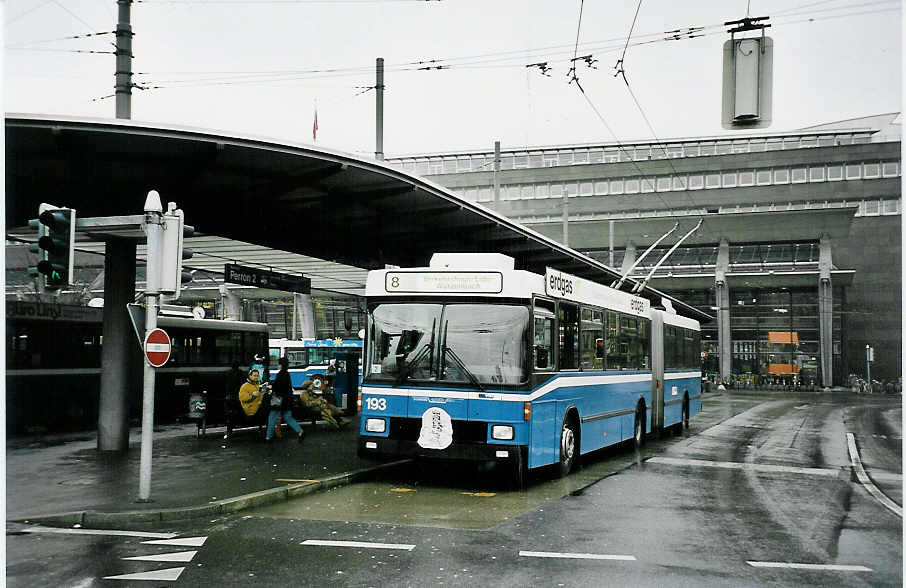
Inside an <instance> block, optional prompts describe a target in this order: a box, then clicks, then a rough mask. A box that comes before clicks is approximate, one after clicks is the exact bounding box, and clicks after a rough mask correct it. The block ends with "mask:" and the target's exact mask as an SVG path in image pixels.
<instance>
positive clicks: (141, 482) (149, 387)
mask: <svg viewBox="0 0 906 588" xmlns="http://www.w3.org/2000/svg"><path fill="white" fill-rule="evenodd" d="M162 216H163V207H162V206H161V203H160V195H158V193H157V192H156V191H155V190H151V191H150V192H148V198H147V199H146V200H145V233H146V234H147V235H148V251H147V255H146V262H145V263H146V266H145V267H146V275H147V277H146V282H145V284H146V285H145V337H147V336H148V333H150V332H151V331H153V330H154V329H156V328H157V310H158V301H157V298H158V295H159V294H160V253H161V241H162V237H163V226H162V224H161V217H162ZM144 370H145V371H144V381H143V388H142V450H141V460H140V462H139V470H138V500H139V502H149V501H150V500H151V445H152V443H153V436H154V377H155V372H154V368H153V367H151V364H149V363H148V360H147V358H145V362H144Z"/></svg>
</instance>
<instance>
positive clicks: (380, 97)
mask: <svg viewBox="0 0 906 588" xmlns="http://www.w3.org/2000/svg"><path fill="white" fill-rule="evenodd" d="M374 95H375V117H376V120H375V147H374V158H375V159H377V160H378V161H383V159H384V58H383V57H378V58H377V79H376V82H375V84H374Z"/></svg>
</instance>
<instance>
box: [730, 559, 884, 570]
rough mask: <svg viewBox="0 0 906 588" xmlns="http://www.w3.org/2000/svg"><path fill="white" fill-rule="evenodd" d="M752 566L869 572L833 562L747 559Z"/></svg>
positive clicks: (864, 568) (860, 567) (861, 568)
mask: <svg viewBox="0 0 906 588" xmlns="http://www.w3.org/2000/svg"><path fill="white" fill-rule="evenodd" d="M746 563H747V564H749V565H750V566H752V567H754V568H789V569H796V570H828V571H832V572H871V571H873V570H872V569H871V568H866V567H865V566H844V565H835V564H807V563H787V562H782V561H747V562H746Z"/></svg>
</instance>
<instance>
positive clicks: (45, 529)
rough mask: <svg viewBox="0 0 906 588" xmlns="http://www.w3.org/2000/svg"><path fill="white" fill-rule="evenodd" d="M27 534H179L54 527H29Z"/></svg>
mask: <svg viewBox="0 0 906 588" xmlns="http://www.w3.org/2000/svg"><path fill="white" fill-rule="evenodd" d="M24 532H25V533H61V534H63V535H111V536H115V537H154V538H159V539H169V538H170V537H176V536H177V535H178V533H151V532H148V531H114V530H109V529H68V528H66V529H63V528H54V527H29V528H27V529H25V531H24Z"/></svg>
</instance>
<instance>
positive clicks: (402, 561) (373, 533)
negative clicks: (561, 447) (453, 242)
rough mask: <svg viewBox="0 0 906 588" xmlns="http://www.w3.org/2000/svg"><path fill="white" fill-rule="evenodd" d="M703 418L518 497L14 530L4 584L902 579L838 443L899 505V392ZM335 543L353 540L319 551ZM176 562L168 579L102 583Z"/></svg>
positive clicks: (495, 478) (452, 487) (409, 483)
mask: <svg viewBox="0 0 906 588" xmlns="http://www.w3.org/2000/svg"><path fill="white" fill-rule="evenodd" d="M705 408H706V412H705V413H703V414H702V415H699V416H698V417H696V418H695V419H694V420H693V423H692V427H691V429H690V431H688V432H687V433H685V434H684V435H683V436H681V437H666V438H664V439H660V440H651V441H649V443H648V444H647V445H646V447H645V448H643V450H642V451H641V452H636V451H634V450H632V449H631V448H626V447H622V448H618V449H615V450H608V451H605V452H602V453H601V454H598V455H595V456H592V457H591V458H590V459H586V460H584V461H583V464H582V467H581V469H580V470H579V471H577V472H575V473H573V474H572V475H570V476H569V477H568V478H566V479H562V480H561V479H556V478H554V477H553V475H552V474H550V473H549V472H542V473H540V474H538V475H535V476H533V478H532V480H531V481H530V483H529V485H528V486H527V487H526V488H525V489H523V490H519V489H514V488H512V486H511V485H510V484H509V483H508V481H507V480H506V479H505V478H504V477H503V476H502V475H494V474H493V472H492V473H476V472H474V471H471V470H460V469H455V468H448V467H444V468H428V469H427V470H419V469H418V468H413V469H412V470H411V471H410V472H406V473H404V474H402V475H400V476H398V477H396V478H394V479H388V480H381V481H377V482H373V483H368V484H358V485H354V486H350V487H346V488H339V489H336V490H334V491H331V492H327V493H324V494H321V495H317V496H313V497H309V498H306V499H302V500H298V501H294V502H289V503H284V504H280V505H275V506H271V507H267V508H264V509H259V510H255V511H247V512H246V513H243V514H240V515H237V516H232V517H221V518H217V519H212V520H206V519H201V520H196V521H190V522H186V523H183V524H179V525H168V527H167V528H166V529H145V530H146V531H147V530H152V531H168V532H173V533H177V534H179V537H204V538H205V539H204V543H203V544H202V545H200V546H197V547H185V546H168V545H159V544H146V543H143V541H147V540H149V539H148V538H142V537H131V536H108V535H97V536H88V535H59V534H46V533H27V534H15V535H8V536H7V581H8V584H9V585H10V586H49V585H54V586H107V585H117V586H124V585H136V586H152V585H153V586H158V585H184V586H272V585H278V584H283V585H296V586H301V585H310V586H327V585H334V586H417V585H424V584H426V583H428V584H433V585H448V586H465V585H482V586H489V585H498V586H528V585H540V586H561V585H562V586H728V585H733V586H765V585H776V586H789V585H806V586H825V585H838V586H856V585H858V586H864V585H873V586H901V585H902V583H903V573H902V570H903V567H902V566H903V564H902V561H903V553H902V519H901V518H900V517H899V516H897V515H896V514H894V513H893V512H891V511H890V510H889V509H888V508H886V507H885V506H883V505H882V504H881V503H880V502H879V501H878V500H877V499H876V498H875V497H873V496H872V495H871V494H869V492H867V491H866V489H865V487H863V486H862V485H861V484H860V483H859V482H858V481H857V480H856V478H855V477H854V476H853V475H852V468H851V467H850V459H851V458H850V455H849V452H848V449H847V444H846V433H851V434H852V435H853V438H854V439H855V443H856V446H857V448H858V450H859V452H860V458H861V460H862V463H863V465H864V467H865V469H866V471H867V472H868V474H869V476H870V478H871V480H872V481H873V482H874V483H875V484H876V486H877V487H878V489H879V490H880V491H881V492H883V494H884V495H886V496H887V497H889V498H890V499H892V500H893V502H894V503H896V504H899V505H902V470H901V464H902V427H901V423H902V409H901V400H900V398H899V397H897V398H885V397H860V396H845V397H844V396H834V397H831V396H814V395H810V396H800V397H788V396H779V395H764V396H757V397H756V396H751V395H747V396H744V395H742V394H734V395H723V396H721V397H719V398H714V397H708V398H707V399H706V405H705ZM8 528H11V527H8ZM13 530H14V531H15V530H21V529H19V528H14V529H13ZM132 530H138V529H132ZM8 532H9V531H8ZM335 541H339V542H349V541H352V542H363V543H364V545H361V546H359V545H355V544H348V543H346V544H339V545H337V544H324V543H325V542H335ZM306 542H309V543H306ZM311 542H314V543H311ZM375 543H377V544H381V545H375ZM192 551H194V552H195V553H194V554H192V555H191V558H190V559H189V560H188V561H183V562H162V561H153V560H152V561H146V560H125V559H123V558H126V557H137V556H138V557H142V556H161V555H165V554H172V553H181V554H183V555H182V556H180V557H182V558H183V559H185V558H188V557H189V556H188V555H185V554H186V553H190V552H192ZM542 556H543V557H542ZM803 565H805V566H811V567H801V566H803ZM764 566H772V567H764ZM773 566H800V567H773ZM814 566H825V567H821V568H818V567H814ZM826 566H842V567H837V568H832V567H826ZM179 568H183V570H182V571H181V572H179V574H178V577H177V578H176V579H175V580H168V579H158V580H157V581H148V580H129V579H126V580H113V579H103V578H104V577H109V576H115V575H120V574H131V573H139V572H148V571H150V572H158V573H162V574H163V575H166V574H165V573H164V572H166V570H176V569H179ZM161 571H163V572H161ZM168 573H169V574H170V575H171V576H172V575H173V574H175V573H176V572H168Z"/></svg>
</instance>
